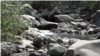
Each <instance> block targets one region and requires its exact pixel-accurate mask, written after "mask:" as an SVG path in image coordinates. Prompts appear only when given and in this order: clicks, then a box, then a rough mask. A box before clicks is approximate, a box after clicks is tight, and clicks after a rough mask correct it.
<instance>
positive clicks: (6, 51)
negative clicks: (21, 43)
mask: <svg viewBox="0 0 100 56" xmlns="http://www.w3.org/2000/svg"><path fill="white" fill-rule="evenodd" d="M17 51H18V49H17V46H16V45H15V44H13V43H11V42H1V56H10V55H11V54H13V53H17Z"/></svg>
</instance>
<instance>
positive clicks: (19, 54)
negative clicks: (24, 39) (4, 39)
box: [10, 52, 29, 56]
mask: <svg viewBox="0 0 100 56" xmlns="http://www.w3.org/2000/svg"><path fill="white" fill-rule="evenodd" d="M10 56H29V53H27V52H24V53H13V54H11V55H10Z"/></svg>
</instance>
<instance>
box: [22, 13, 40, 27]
mask: <svg viewBox="0 0 100 56" xmlns="http://www.w3.org/2000/svg"><path fill="white" fill-rule="evenodd" d="M20 16H21V17H22V18H23V19H24V20H27V21H28V22H29V24H30V25H32V26H33V24H34V25H35V26H37V27H39V26H40V23H39V22H38V21H37V20H36V19H35V17H33V16H30V15H20Z"/></svg>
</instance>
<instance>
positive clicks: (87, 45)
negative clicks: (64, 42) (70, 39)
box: [65, 40, 100, 56]
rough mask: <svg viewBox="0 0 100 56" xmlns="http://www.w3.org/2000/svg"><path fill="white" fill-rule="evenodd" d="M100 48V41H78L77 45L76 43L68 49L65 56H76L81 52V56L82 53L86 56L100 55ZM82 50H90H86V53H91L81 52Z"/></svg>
mask: <svg viewBox="0 0 100 56" xmlns="http://www.w3.org/2000/svg"><path fill="white" fill-rule="evenodd" d="M99 47H100V40H78V41H77V42H76V43H74V44H73V45H71V46H70V47H69V48H68V51H67V52H66V53H65V54H66V55H65V56H73V55H74V56H75V55H77V54H78V53H79V52H80V54H81V53H83V54H86V56H87V55H91V53H94V54H95V53H97V54H100V48H99ZM81 49H88V50H85V51H86V52H88V51H90V50H91V51H90V52H88V54H87V53H86V52H85V51H84V50H81ZM83 54H81V55H83Z"/></svg>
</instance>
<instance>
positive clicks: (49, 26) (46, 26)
mask: <svg viewBox="0 0 100 56" xmlns="http://www.w3.org/2000/svg"><path fill="white" fill-rule="evenodd" d="M40 19H43V18H40ZM57 27H58V23H54V22H49V21H43V20H41V25H40V29H45V30H46V29H52V28H57Z"/></svg>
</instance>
